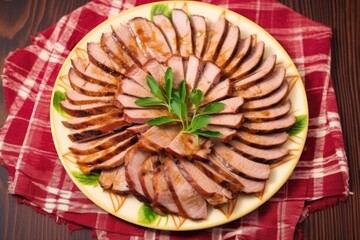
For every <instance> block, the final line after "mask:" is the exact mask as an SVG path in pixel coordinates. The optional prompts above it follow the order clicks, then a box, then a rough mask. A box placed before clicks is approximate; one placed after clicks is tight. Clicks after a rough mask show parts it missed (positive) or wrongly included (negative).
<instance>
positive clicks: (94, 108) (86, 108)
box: [60, 100, 115, 117]
mask: <svg viewBox="0 0 360 240" xmlns="http://www.w3.org/2000/svg"><path fill="white" fill-rule="evenodd" d="M60 105H61V108H62V109H63V110H64V111H65V112H66V113H67V114H69V115H71V116H73V117H86V116H91V115H97V114H102V113H106V112H109V111H111V110H113V109H115V108H114V105H113V104H112V103H91V104H84V105H74V104H71V103H70V102H69V101H68V100H64V101H61V102H60Z"/></svg>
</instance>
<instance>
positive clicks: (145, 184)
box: [138, 155, 159, 202]
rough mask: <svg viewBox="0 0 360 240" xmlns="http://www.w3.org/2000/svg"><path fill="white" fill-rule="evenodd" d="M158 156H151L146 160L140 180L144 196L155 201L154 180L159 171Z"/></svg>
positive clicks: (142, 166)
mask: <svg viewBox="0 0 360 240" xmlns="http://www.w3.org/2000/svg"><path fill="white" fill-rule="evenodd" d="M158 159H159V156H158V155H150V156H149V157H147V158H146V159H145V161H144V162H143V164H142V165H141V167H140V170H139V173H138V174H139V180H140V184H141V187H142V190H143V192H144V195H145V197H146V198H147V199H149V200H151V202H152V201H153V199H154V197H155V192H154V186H153V182H152V178H153V176H154V174H155V173H156V171H157V167H158V165H159V162H158Z"/></svg>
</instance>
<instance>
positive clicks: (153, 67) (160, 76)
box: [144, 59, 166, 87]
mask: <svg viewBox="0 0 360 240" xmlns="http://www.w3.org/2000/svg"><path fill="white" fill-rule="evenodd" d="M144 69H146V70H147V71H148V72H149V73H150V75H151V76H152V77H153V78H154V79H155V80H156V82H158V84H159V85H160V86H161V87H163V86H164V84H165V80H164V75H165V71H166V67H165V66H164V65H162V64H161V63H159V62H158V61H157V60H156V59H151V60H150V61H148V62H147V63H146V64H145V65H144ZM145 80H146V78H145Z"/></svg>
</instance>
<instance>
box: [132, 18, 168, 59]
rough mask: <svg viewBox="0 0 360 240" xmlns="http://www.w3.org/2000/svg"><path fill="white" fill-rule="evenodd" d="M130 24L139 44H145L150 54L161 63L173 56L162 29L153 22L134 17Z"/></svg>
mask: <svg viewBox="0 0 360 240" xmlns="http://www.w3.org/2000/svg"><path fill="white" fill-rule="evenodd" d="M128 25H129V27H130V29H131V31H132V32H133V33H134V35H135V36H136V38H138V39H139V41H138V44H143V45H144V46H145V49H146V51H147V52H148V53H149V55H150V56H151V57H153V58H155V59H156V60H158V61H159V62H161V63H164V62H166V60H167V59H168V58H169V57H170V56H171V50H170V47H169V45H168V43H167V42H166V40H165V37H164V35H163V34H162V32H161V30H160V29H159V28H158V27H157V26H156V25H155V24H154V23H153V22H150V21H149V20H147V19H146V18H143V17H135V18H132V19H131V20H130V21H129V22H128Z"/></svg>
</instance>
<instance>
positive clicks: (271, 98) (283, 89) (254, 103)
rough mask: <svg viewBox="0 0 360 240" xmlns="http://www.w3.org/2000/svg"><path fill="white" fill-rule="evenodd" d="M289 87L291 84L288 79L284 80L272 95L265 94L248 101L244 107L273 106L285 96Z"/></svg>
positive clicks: (252, 108)
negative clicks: (262, 96)
mask: <svg viewBox="0 0 360 240" xmlns="http://www.w3.org/2000/svg"><path fill="white" fill-rule="evenodd" d="M288 88H289V84H288V83H287V81H283V83H282V84H281V86H280V87H279V88H278V89H276V90H275V91H274V92H272V93H271V94H270V95H268V96H265V97H264V98H260V99H255V100H250V101H247V102H245V103H244V105H243V106H242V108H243V109H246V110H256V109H262V108H267V107H271V106H273V105H275V104H277V103H278V102H280V101H281V100H282V99H284V98H285V96H286V94H287V91H288Z"/></svg>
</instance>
